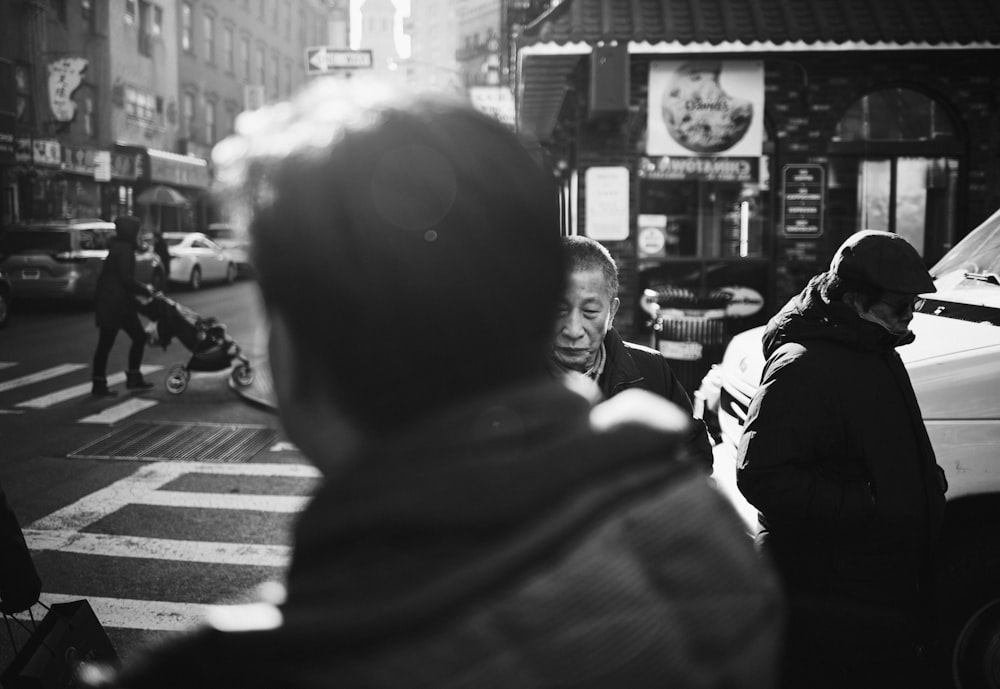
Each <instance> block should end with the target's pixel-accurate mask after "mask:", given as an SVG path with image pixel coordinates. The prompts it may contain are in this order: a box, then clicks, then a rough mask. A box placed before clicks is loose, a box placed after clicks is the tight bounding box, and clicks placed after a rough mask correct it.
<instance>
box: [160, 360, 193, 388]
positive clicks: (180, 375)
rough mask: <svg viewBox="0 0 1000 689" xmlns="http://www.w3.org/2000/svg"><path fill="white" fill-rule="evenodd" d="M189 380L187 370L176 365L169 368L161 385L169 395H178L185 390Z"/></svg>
mask: <svg viewBox="0 0 1000 689" xmlns="http://www.w3.org/2000/svg"><path fill="white" fill-rule="evenodd" d="M190 379H191V374H190V373H189V372H188V370H187V369H186V368H185V367H184V366H182V365H180V364H177V365H176V366H173V367H171V369H170V372H169V373H168V374H167V377H166V380H164V381H163V385H164V387H166V388H167V392H169V393H170V394H171V395H179V394H181V393H182V392H184V391H185V390H187V386H188V380H190Z"/></svg>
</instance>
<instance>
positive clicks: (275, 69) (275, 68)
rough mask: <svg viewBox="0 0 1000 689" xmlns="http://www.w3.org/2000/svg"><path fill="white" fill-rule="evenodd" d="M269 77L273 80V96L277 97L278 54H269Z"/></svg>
mask: <svg viewBox="0 0 1000 689" xmlns="http://www.w3.org/2000/svg"><path fill="white" fill-rule="evenodd" d="M271 79H272V80H273V81H274V97H275V98H279V97H280V96H281V83H280V78H279V76H278V56H277V55H272V56H271Z"/></svg>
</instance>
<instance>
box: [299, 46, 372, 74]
mask: <svg viewBox="0 0 1000 689" xmlns="http://www.w3.org/2000/svg"><path fill="white" fill-rule="evenodd" d="M372 64H373V62H372V51H371V50H341V49H338V48H331V47H329V46H317V47H315V48H306V74H310V75H311V74H328V73H330V72H334V71H337V70H341V69H371V67H372Z"/></svg>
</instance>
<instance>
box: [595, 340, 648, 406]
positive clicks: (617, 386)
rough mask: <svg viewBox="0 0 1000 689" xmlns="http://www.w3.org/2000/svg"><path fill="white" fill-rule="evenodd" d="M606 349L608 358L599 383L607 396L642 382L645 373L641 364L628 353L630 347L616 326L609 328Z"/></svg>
mask: <svg viewBox="0 0 1000 689" xmlns="http://www.w3.org/2000/svg"><path fill="white" fill-rule="evenodd" d="M604 349H605V351H606V352H607V359H606V361H605V364H604V372H603V374H602V375H601V377H600V378H599V379H598V383H599V385H600V387H601V392H602V393H603V394H604V396H605V397H606V398H607V397H613V396H614V395H616V394H618V393H619V392H621V391H622V390H624V389H625V388H633V387H637V386H639V385H640V384H641V383H642V381H643V375H642V372H641V371H640V370H639V366H638V365H637V364H636V363H635V360H634V359H633V358H632V355H630V354H629V353H628V347H626V346H625V341H624V340H623V339H622V336H621V335H619V334H618V331H617V330H615V329H614V328H609V329H608V334H607V335H605V336H604Z"/></svg>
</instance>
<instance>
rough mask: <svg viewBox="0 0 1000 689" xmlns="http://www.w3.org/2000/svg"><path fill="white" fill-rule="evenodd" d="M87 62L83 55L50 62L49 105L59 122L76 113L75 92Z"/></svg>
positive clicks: (68, 118) (70, 118)
mask: <svg viewBox="0 0 1000 689" xmlns="http://www.w3.org/2000/svg"><path fill="white" fill-rule="evenodd" d="M87 64H88V63H87V61H86V60H85V59H83V58H82V57H64V58H61V59H59V60H55V61H53V62H50V63H49V64H48V68H49V105H50V106H51V107H52V116H53V117H55V119H56V120H57V121H58V122H69V121H71V120H72V119H73V117H74V116H75V115H76V103H74V102H73V92H74V91H76V89H77V88H79V86H80V81H81V80H82V79H83V71H84V70H85V69H87Z"/></svg>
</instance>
